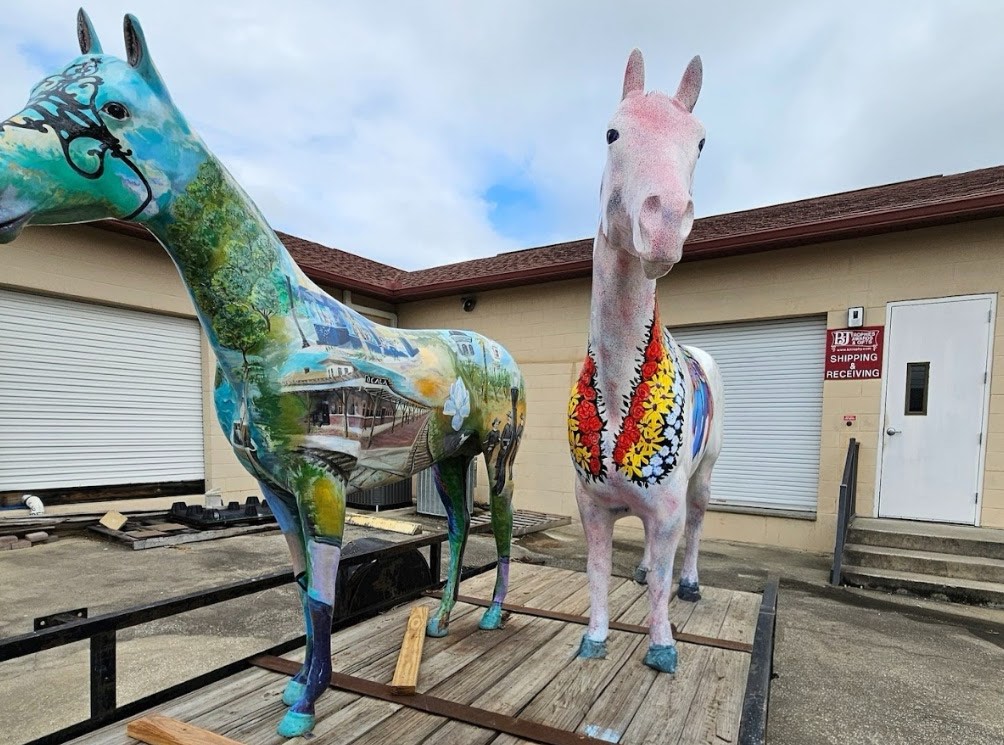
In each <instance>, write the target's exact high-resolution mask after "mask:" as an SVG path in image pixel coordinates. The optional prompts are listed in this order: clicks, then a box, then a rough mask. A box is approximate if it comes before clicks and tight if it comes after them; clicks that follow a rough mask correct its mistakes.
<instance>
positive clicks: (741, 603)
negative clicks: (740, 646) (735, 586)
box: [719, 592, 762, 644]
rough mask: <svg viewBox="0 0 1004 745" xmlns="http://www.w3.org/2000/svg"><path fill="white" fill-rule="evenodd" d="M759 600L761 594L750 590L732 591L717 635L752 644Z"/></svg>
mask: <svg viewBox="0 0 1004 745" xmlns="http://www.w3.org/2000/svg"><path fill="white" fill-rule="evenodd" d="M761 600H762V596H760V595H756V594H754V593H752V592H735V593H733V594H732V600H731V602H729V609H728V612H727V613H726V614H725V621H724V622H723V623H722V628H721V631H720V632H719V636H720V637H721V638H722V639H732V640H733V641H738V642H745V643H746V644H752V643H753V637H754V636H755V634H756V620H757V615H758V614H759V612H760V602H761Z"/></svg>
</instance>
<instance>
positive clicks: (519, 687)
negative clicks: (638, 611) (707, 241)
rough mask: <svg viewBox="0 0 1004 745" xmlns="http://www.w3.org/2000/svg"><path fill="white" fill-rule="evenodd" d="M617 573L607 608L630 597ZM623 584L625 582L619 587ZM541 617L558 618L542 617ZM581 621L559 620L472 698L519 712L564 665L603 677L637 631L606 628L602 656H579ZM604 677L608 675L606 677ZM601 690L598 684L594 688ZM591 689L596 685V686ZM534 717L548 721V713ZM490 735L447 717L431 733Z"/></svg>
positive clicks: (459, 737)
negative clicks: (512, 665) (553, 631)
mask: <svg viewBox="0 0 1004 745" xmlns="http://www.w3.org/2000/svg"><path fill="white" fill-rule="evenodd" d="M619 579H620V578H612V580H611V590H610V602H609V606H610V613H611V615H615V614H619V613H621V612H622V611H623V610H624V608H625V607H626V606H627V604H628V603H630V602H633V601H634V600H635V598H636V596H637V595H636V589H635V588H634V587H631V586H630V585H631V583H625V582H624V581H623V580H620V582H619V583H618V582H617V581H616V580H619ZM625 585H627V586H626V587H625ZM579 599H580V601H581V602H582V603H583V610H584V609H585V608H586V607H588V604H589V596H588V588H584V589H583V594H582V595H580V596H579ZM546 623H549V624H550V623H560V622H556V621H547V622H546ZM582 633H583V629H582V627H581V626H569V625H567V624H560V629H559V631H558V632H557V633H556V634H555V635H554V636H553V637H551V638H550V639H549V640H548V641H547V643H546V644H543V645H541V646H540V647H539V648H538V649H536V650H535V651H534V652H533V654H531V655H530V656H529V657H527V658H526V659H525V660H524V661H523V662H522V663H521V664H520V665H518V666H517V667H515V668H513V669H512V670H511V671H509V672H508V673H507V674H506V675H505V677H503V678H501V679H499V680H498V681H496V682H495V683H494V684H493V685H492V687H491V688H490V689H489V690H487V691H485V692H484V693H483V694H481V695H479V696H478V697H477V698H476V699H475V700H474V701H473V702H472V703H473V704H474V705H475V706H483V707H484V708H486V709H491V710H492V711H497V712H499V713H500V714H509V715H514V714H517V713H520V712H523V710H524V708H525V707H527V705H528V704H530V703H531V702H532V701H533V700H534V698H535V697H536V696H537V695H538V694H539V693H540V691H541V690H543V689H544V688H546V687H547V686H548V685H549V684H550V683H551V681H552V680H554V678H555V677H556V676H557V675H559V674H560V673H561V672H562V671H563V670H565V669H566V668H567V669H568V670H569V673H568V675H569V676H572V675H573V674H574V675H577V676H580V677H583V678H587V679H604V678H606V675H605V672H606V671H607V670H608V669H609V668H610V667H612V666H614V665H615V664H617V663H618V662H620V663H621V664H622V663H623V661H624V659H625V658H626V656H627V653H628V651H629V650H630V647H631V643H637V641H638V637H637V636H635V635H633V634H611V636H610V639H609V640H608V656H607V659H605V660H582V659H579V658H578V657H576V653H577V651H578V648H579V642H580V641H581V639H582ZM607 679H608V678H607ZM600 690H602V689H600ZM596 693H597V695H598V694H599V691H597V692H596ZM540 721H547V722H549V723H553V722H552V719H551V718H550V715H549V714H545V715H544V717H543V718H542V719H541V720H540ZM494 737H495V733H493V732H486V731H485V730H481V729H478V728H476V727H472V726H470V725H466V724H461V723H459V722H448V723H447V724H445V725H444V726H443V727H441V728H440V729H439V730H437V731H436V733H435V739H436V740H437V741H441V742H462V743H470V745H477V744H478V743H487V742H489V741H491V740H492V739H493V738H494ZM376 742H377V741H374V743H373V745H376Z"/></svg>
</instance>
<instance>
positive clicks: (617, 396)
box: [589, 231, 658, 422]
mask: <svg viewBox="0 0 1004 745" xmlns="http://www.w3.org/2000/svg"><path fill="white" fill-rule="evenodd" d="M655 288H656V283H655V280H653V279H648V278H647V277H646V276H645V273H644V272H643V271H642V268H641V262H640V261H639V260H638V259H637V258H636V257H634V256H632V255H630V254H629V253H627V252H626V251H622V250H620V249H619V248H617V247H616V246H614V245H612V244H610V243H609V242H608V240H607V238H606V236H605V235H604V234H603V232H602V231H600V232H599V233H597V235H596V240H595V242H594V244H593V285H592V301H591V308H592V310H591V319H590V326H589V349H590V351H591V352H592V355H593V358H594V360H595V363H596V381H597V387H598V388H599V389H600V390H601V391H602V393H603V395H604V397H605V400H606V402H607V404H608V411H609V415H610V417H611V420H612V421H614V422H616V421H617V420H619V417H620V408H621V407H620V406H618V405H616V404H615V402H618V401H620V400H621V398H622V397H623V396H624V395H628V394H629V393H630V390H631V384H632V380H633V379H634V377H635V373H636V368H637V365H638V355H639V349H644V348H645V346H646V344H647V342H648V336H649V333H650V331H651V328H652V321H653V319H654V318H655V317H656V315H657V312H658V307H657V303H656V296H655Z"/></svg>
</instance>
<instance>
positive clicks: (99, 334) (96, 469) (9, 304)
mask: <svg viewBox="0 0 1004 745" xmlns="http://www.w3.org/2000/svg"><path fill="white" fill-rule="evenodd" d="M200 334H201V332H200V329H199V326H198V324H197V323H196V322H195V321H194V320H190V319H184V318H174V317H170V316H162V315H156V314H153V313H144V312H140V311H134V310H125V309H122V308H112V307H106V306H101V305H90V304H88V303H80V302H74V301H71V300H63V299H58V298H50V297H41V296H38V295H29V294H26V293H21V292H12V291H8V290H0V491H5V490H7V491H13V490H18V489H25V490H27V489H39V490H41V489H52V488H73V487H82V486H111V485H115V484H151V483H160V482H172V481H188V480H198V479H203V478H204V477H205V462H204V453H203V450H204V447H203V428H202V354H201V351H202V350H201V338H200Z"/></svg>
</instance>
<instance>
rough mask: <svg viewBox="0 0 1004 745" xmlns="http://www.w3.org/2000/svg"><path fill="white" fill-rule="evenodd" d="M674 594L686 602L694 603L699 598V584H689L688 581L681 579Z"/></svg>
mask: <svg viewBox="0 0 1004 745" xmlns="http://www.w3.org/2000/svg"><path fill="white" fill-rule="evenodd" d="M676 594H677V597H679V598H680V600H686V601H687V602H688V603H696V602H697V601H698V600H700V599H701V586H700V585H699V584H698V583H696V582H694V583H693V584H691V583H690V582H683V581H682V580H681V582H680V586H679V587H678V588H677V590H676Z"/></svg>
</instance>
